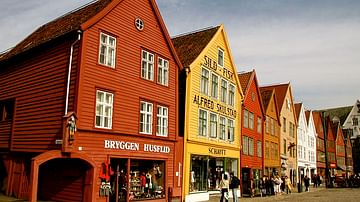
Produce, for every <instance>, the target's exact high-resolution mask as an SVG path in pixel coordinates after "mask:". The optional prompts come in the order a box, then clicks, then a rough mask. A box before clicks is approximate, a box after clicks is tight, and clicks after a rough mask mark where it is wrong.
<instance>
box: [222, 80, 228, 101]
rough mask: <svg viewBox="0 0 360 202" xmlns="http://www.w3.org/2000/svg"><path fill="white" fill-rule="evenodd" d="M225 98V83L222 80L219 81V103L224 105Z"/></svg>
mask: <svg viewBox="0 0 360 202" xmlns="http://www.w3.org/2000/svg"><path fill="white" fill-rule="evenodd" d="M226 97H227V81H226V80H224V79H221V89H220V100H221V102H224V103H226Z"/></svg>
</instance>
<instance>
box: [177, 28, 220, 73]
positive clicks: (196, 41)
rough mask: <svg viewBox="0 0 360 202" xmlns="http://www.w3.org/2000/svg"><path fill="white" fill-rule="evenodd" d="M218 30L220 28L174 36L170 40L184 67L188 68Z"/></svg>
mask: <svg viewBox="0 0 360 202" xmlns="http://www.w3.org/2000/svg"><path fill="white" fill-rule="evenodd" d="M219 28H220V26H216V27H210V28H205V29H202V30H199V31H194V32H191V33H186V34H182V35H179V36H175V37H173V38H172V39H171V40H172V42H173V44H174V47H175V49H176V52H177V54H178V56H179V58H180V60H181V62H182V64H183V66H184V67H189V65H190V64H191V63H192V62H193V61H194V60H195V59H196V58H197V57H198V56H199V55H200V53H201V51H202V50H204V48H205V47H206V46H207V45H208V44H209V42H210V40H211V39H212V38H213V37H214V35H215V34H216V32H217V31H218V29H219ZM190 50H191V51H190Z"/></svg>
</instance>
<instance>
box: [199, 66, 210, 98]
mask: <svg viewBox="0 0 360 202" xmlns="http://www.w3.org/2000/svg"><path fill="white" fill-rule="evenodd" d="M208 89H209V70H207V69H205V68H202V69H201V80H200V92H201V93H203V94H205V95H207V94H208Z"/></svg>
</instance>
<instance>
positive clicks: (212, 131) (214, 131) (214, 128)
mask: <svg viewBox="0 0 360 202" xmlns="http://www.w3.org/2000/svg"><path fill="white" fill-rule="evenodd" d="M216 136H217V115H216V114H213V113H210V137H212V138H216Z"/></svg>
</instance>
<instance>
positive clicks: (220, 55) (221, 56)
mask: <svg viewBox="0 0 360 202" xmlns="http://www.w3.org/2000/svg"><path fill="white" fill-rule="evenodd" d="M218 65H219V66H221V67H223V66H224V50H222V49H221V48H219V49H218Z"/></svg>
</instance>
